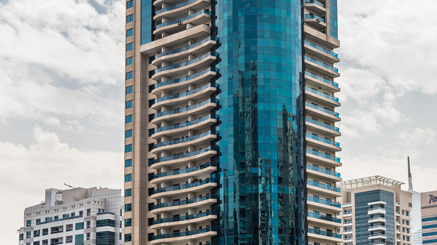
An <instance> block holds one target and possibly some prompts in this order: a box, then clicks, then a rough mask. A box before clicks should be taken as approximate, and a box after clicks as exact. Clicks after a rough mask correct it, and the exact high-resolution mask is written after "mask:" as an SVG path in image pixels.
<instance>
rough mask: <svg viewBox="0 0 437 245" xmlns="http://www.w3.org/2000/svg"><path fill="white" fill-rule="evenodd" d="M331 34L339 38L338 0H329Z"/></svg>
mask: <svg viewBox="0 0 437 245" xmlns="http://www.w3.org/2000/svg"><path fill="white" fill-rule="evenodd" d="M329 30H330V31H329V34H330V35H331V37H333V38H335V39H338V15H337V0H329Z"/></svg>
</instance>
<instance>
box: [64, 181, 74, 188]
mask: <svg viewBox="0 0 437 245" xmlns="http://www.w3.org/2000/svg"><path fill="white" fill-rule="evenodd" d="M64 185H65V186H68V187H70V188H75V187H74V186H71V185H67V184H66V183H65V182H64Z"/></svg>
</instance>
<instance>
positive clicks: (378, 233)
mask: <svg viewBox="0 0 437 245" xmlns="http://www.w3.org/2000/svg"><path fill="white" fill-rule="evenodd" d="M370 236H371V237H372V236H385V233H383V232H372V233H371V234H370Z"/></svg>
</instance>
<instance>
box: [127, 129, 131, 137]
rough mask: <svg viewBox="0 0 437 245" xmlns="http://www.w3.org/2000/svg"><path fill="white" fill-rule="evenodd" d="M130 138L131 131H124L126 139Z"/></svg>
mask: <svg viewBox="0 0 437 245" xmlns="http://www.w3.org/2000/svg"><path fill="white" fill-rule="evenodd" d="M130 137H132V129H129V130H127V131H126V138H130Z"/></svg>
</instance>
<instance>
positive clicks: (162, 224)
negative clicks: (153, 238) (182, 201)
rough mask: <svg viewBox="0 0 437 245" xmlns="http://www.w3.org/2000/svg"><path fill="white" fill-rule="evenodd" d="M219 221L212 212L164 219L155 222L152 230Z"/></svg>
mask: <svg viewBox="0 0 437 245" xmlns="http://www.w3.org/2000/svg"><path fill="white" fill-rule="evenodd" d="M215 219H217V215H216V214H214V213H212V212H211V211H207V212H205V213H197V214H189V215H184V216H177V217H171V218H162V219H157V220H154V221H153V225H152V227H151V228H152V229H162V228H166V227H173V226H180V225H184V226H185V225H189V224H194V223H199V222H205V221H211V220H215Z"/></svg>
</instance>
